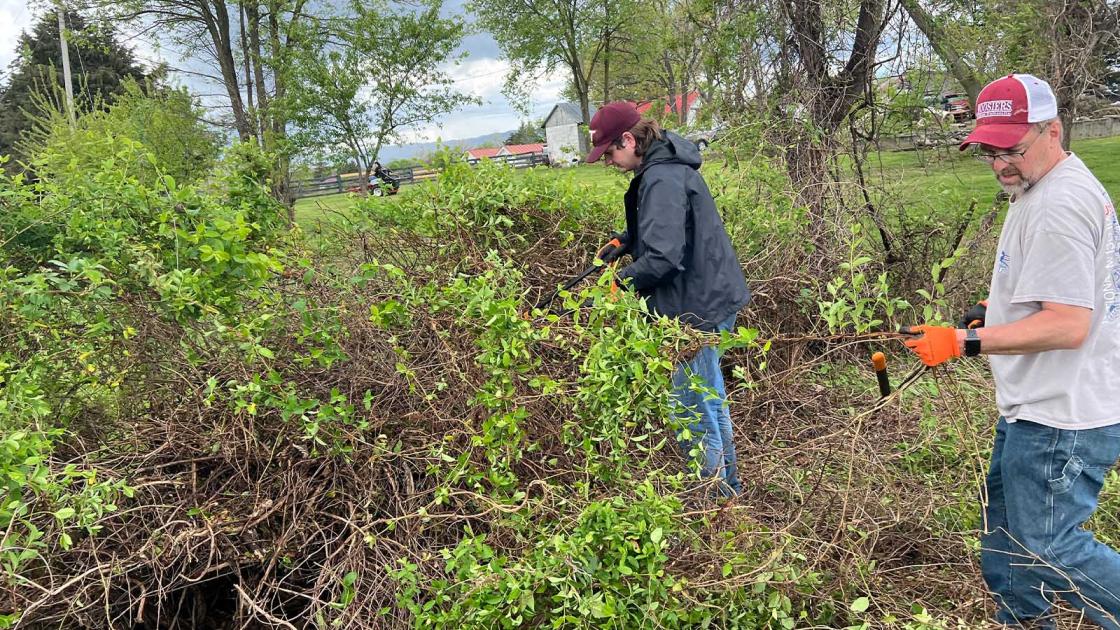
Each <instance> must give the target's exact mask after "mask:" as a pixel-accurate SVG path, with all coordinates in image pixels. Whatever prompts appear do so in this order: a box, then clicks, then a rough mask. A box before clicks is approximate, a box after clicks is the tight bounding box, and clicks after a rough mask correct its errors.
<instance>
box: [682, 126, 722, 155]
mask: <svg viewBox="0 0 1120 630" xmlns="http://www.w3.org/2000/svg"><path fill="white" fill-rule="evenodd" d="M726 132H727V127H726V126H725V125H723V124H718V125H714V126H712V127H711V128H710V129H702V130H699V131H693V132H692V133H690V134H688V135H686V136H685V139H686V140H691V141H692V143H693V144H695V145H696V148H697V149H700V150H701V151H703V150H704V149H707V148H708V145H710V144H712V143H713V142H715V141H716V140H719V139H720V138H721V137H722V136H723V134H724V133H726Z"/></svg>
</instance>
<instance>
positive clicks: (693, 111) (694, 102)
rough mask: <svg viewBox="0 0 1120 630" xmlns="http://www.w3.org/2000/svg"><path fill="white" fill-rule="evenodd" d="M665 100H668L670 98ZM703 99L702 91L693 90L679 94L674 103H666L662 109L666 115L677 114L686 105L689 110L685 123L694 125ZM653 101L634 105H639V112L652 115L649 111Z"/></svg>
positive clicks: (685, 107) (686, 109)
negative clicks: (701, 96)
mask: <svg viewBox="0 0 1120 630" xmlns="http://www.w3.org/2000/svg"><path fill="white" fill-rule="evenodd" d="M665 100H666V101H668V100H669V99H665ZM702 101H703V99H702V98H700V92H697V91H696V90H693V91H691V92H689V93H688V94H684V95H681V94H678V95H677V96H676V97H674V98H673V102H672V103H668V102H666V103H665V108H664V109H663V110H662V113H663V114H665V115H669V114H675V113H676V112H679V111H680V110H681V108H682V107H684V109H685V111H687V112H688V114H687V117H686V118H685V124H686V125H694V124H696V118H697V116H699V115H700V106H701V105H702V104H703V103H702ZM653 103H654V102H653V101H642V102H640V103H635V104H634V105H635V106H636V107H637V109H638V113H639V114H641V115H643V116H648V115H652V114H650V113H648V112H649V111H650V109H652V108H653ZM682 103H683V105H682Z"/></svg>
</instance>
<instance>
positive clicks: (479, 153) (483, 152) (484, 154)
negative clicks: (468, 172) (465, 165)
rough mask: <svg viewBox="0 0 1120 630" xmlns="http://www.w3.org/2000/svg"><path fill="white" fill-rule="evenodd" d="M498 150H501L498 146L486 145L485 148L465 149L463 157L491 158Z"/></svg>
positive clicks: (475, 158) (472, 158) (469, 158)
mask: <svg viewBox="0 0 1120 630" xmlns="http://www.w3.org/2000/svg"><path fill="white" fill-rule="evenodd" d="M499 151H501V148H498V147H486V148H482V149H467V151H466V153H465V154H464V156H463V157H465V158H466V159H468V160H481V159H482V158H492V157H494V156H496V155H498V152H499Z"/></svg>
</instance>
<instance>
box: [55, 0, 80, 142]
mask: <svg viewBox="0 0 1120 630" xmlns="http://www.w3.org/2000/svg"><path fill="white" fill-rule="evenodd" d="M63 13H65V10H64V9H63V8H62V2H59V3H58V41H59V44H60V45H61V46H62V82H63V84H64V85H65V86H66V113H67V114H69V116H70V126H71V127H73V126H75V125H76V124H77V123H78V121H77V118H76V117H75V115H74V82H73V81H72V80H71V79H70V51H69V50H68V49H67V48H66V20H64V19H63V17H62V16H63Z"/></svg>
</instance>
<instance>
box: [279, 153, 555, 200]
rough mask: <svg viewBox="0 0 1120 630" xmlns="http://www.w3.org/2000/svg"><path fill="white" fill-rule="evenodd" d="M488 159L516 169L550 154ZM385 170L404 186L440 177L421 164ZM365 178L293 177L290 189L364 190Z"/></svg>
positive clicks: (309, 193)
mask: <svg viewBox="0 0 1120 630" xmlns="http://www.w3.org/2000/svg"><path fill="white" fill-rule="evenodd" d="M485 159H487V160H490V161H492V162H503V163H505V164H508V165H509V166H512V167H513V168H529V167H531V166H547V165H548V155H547V154H545V153H522V154H520V155H501V156H495V157H492V158H485ZM478 162H479V161H478V160H467V163H468V164H470V165H471V166H474V165H475V164H478ZM385 170H386V171H387V172H388V173H389V175H390V176H391V177H393V178H395V179H397V181H399V182H400V183H401V185H402V186H403V185H405V184H415V183H418V182H422V181H425V180H429V179H435V178H436V177H437V176H439V169H432V168H428V167H426V166H424V165H421V164H417V165H414V166H405V167H402V168H394V169H385ZM366 181H367V180H366V179H365V178H364V177H362V174H361V173H346V174H335V175H331V176H328V177H322V178H319V179H293V180H292V182H291V192H292V196H293V198H295V199H302V198H304V197H320V196H322V195H335V194H338V193H344V192H346V191H356V190H361V188H362V184H363V183H364V182H366Z"/></svg>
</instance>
